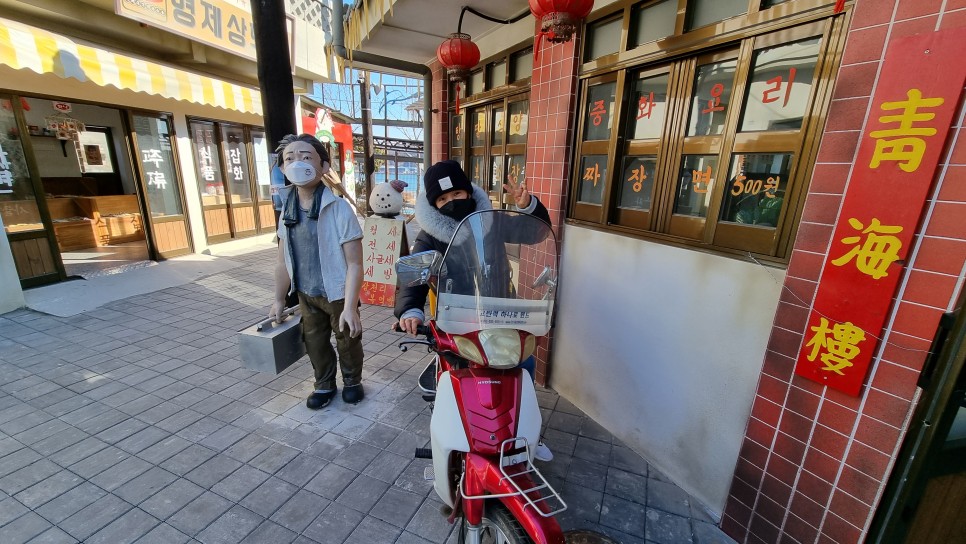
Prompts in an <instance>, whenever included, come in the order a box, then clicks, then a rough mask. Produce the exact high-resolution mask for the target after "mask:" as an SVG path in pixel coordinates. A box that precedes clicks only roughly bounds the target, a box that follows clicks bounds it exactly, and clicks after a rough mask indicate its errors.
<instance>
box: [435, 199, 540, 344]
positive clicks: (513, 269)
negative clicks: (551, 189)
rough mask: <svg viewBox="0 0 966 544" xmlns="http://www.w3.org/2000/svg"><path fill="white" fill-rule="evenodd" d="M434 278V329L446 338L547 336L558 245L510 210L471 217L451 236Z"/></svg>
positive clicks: (535, 220) (531, 220)
mask: <svg viewBox="0 0 966 544" xmlns="http://www.w3.org/2000/svg"><path fill="white" fill-rule="evenodd" d="M436 276H437V278H438V279H437V282H436V285H435V286H434V287H435V290H436V295H437V297H436V308H435V310H436V312H435V313H436V325H437V326H438V327H439V328H440V329H442V330H444V331H446V332H448V333H450V334H466V333H468V332H473V331H479V330H484V329H518V330H523V331H527V332H530V333H532V334H535V335H538V336H542V335H545V334H547V333H548V332H549V331H550V325H551V317H552V315H553V301H554V295H555V293H554V291H555V288H556V285H557V241H556V238H555V237H554V234H553V230H551V228H550V225H548V224H547V223H545V222H544V221H543V220H541V219H538V218H536V217H533V216H532V215H529V214H525V213H519V212H514V211H509V210H487V211H479V212H475V213H473V214H470V215H469V216H467V217H466V219H464V220H463V221H462V222H461V223H460V224H459V226H458V227H457V228H456V232H454V233H453V238H452V240H451V241H450V244H449V248H448V249H447V251H446V254H445V255H444V256H443V260H442V263H441V264H440V265H439V270H438V274H437V275H436Z"/></svg>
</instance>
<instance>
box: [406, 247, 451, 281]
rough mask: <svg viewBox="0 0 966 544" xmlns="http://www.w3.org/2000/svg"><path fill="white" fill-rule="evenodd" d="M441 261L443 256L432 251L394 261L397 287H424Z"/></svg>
mask: <svg viewBox="0 0 966 544" xmlns="http://www.w3.org/2000/svg"><path fill="white" fill-rule="evenodd" d="M442 261H443V254H442V253H440V252H438V251H433V250H430V251H421V252H419V253H414V254H412V255H406V256H405V257H400V258H399V260H398V261H396V277H397V278H398V279H399V285H400V286H402V287H413V286H416V285H426V284H427V283H429V278H430V276H432V275H433V274H434V273H436V271H437V270H438V268H439V265H440V264H441V263H442Z"/></svg>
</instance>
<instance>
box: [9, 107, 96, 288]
mask: <svg viewBox="0 0 966 544" xmlns="http://www.w3.org/2000/svg"><path fill="white" fill-rule="evenodd" d="M0 106H2V107H0V217H2V218H3V227H4V231H5V234H6V236H7V238H8V239H9V242H10V250H11V252H12V253H13V260H14V264H15V266H16V268H17V275H18V276H19V277H20V285H21V287H24V288H27V287H35V286H38V285H43V284H46V283H53V282H56V281H59V280H61V279H63V278H64V277H65V273H64V266H63V263H62V262H61V260H60V253H59V251H58V249H57V240H56V237H55V235H54V225H53V223H52V222H51V220H50V213H49V211H48V209H47V202H46V199H44V198H43V189H42V188H41V185H40V178H39V176H38V175H37V174H36V171H37V170H36V168H34V166H35V165H36V162H35V161H34V160H33V156H32V154H31V150H30V146H29V145H25V143H24V141H23V138H22V137H21V135H24V134H27V131H26V130H25V128H26V127H25V124H24V122H23V112H22V110H21V105H20V97H19V96H13V95H4V94H0ZM87 227H88V229H90V228H91V226H90V224H89V223H88V224H87ZM92 236H93V235H92Z"/></svg>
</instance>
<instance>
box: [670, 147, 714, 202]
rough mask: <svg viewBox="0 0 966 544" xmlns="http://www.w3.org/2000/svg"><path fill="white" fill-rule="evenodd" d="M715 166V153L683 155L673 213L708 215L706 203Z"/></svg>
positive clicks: (709, 196) (709, 195) (708, 198)
mask: <svg viewBox="0 0 966 544" xmlns="http://www.w3.org/2000/svg"><path fill="white" fill-rule="evenodd" d="M717 166H718V156H717V155H685V156H684V158H683V160H682V161H681V178H680V179H679V180H678V189H677V195H676V197H675V199H674V212H673V213H676V214H678V215H690V216H692V217H707V216H708V204H709V203H710V200H711V188H712V186H713V185H714V175H715V168H717Z"/></svg>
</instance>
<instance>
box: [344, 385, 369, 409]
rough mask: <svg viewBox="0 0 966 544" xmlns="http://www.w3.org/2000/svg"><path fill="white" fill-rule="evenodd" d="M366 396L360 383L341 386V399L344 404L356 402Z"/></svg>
mask: <svg viewBox="0 0 966 544" xmlns="http://www.w3.org/2000/svg"><path fill="white" fill-rule="evenodd" d="M365 397H366V392H365V391H364V390H363V389H362V384H361V383H357V384H355V385H347V386H345V387H343V388H342V400H343V402H345V403H346V404H358V403H359V402H360V401H362V399H364V398H365Z"/></svg>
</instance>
